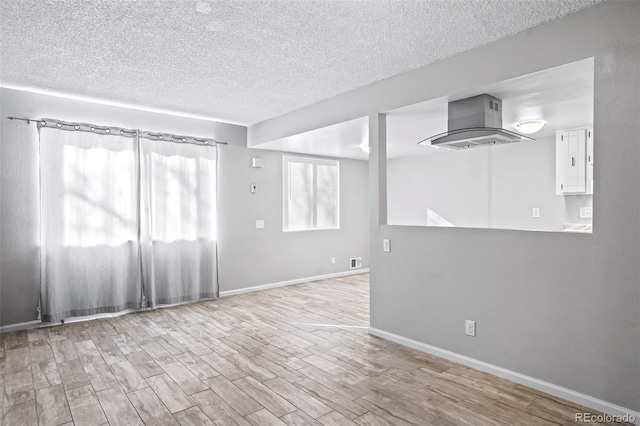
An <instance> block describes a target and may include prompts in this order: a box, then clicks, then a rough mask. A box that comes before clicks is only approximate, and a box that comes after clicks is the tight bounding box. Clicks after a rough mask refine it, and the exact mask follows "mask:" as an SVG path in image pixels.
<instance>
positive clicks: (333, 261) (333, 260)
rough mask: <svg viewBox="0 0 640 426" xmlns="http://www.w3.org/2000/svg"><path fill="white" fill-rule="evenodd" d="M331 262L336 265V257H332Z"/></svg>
mask: <svg viewBox="0 0 640 426" xmlns="http://www.w3.org/2000/svg"><path fill="white" fill-rule="evenodd" d="M331 264H332V265H335V264H336V258H335V257H332V258H331Z"/></svg>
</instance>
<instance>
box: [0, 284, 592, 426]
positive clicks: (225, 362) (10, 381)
mask: <svg viewBox="0 0 640 426" xmlns="http://www.w3.org/2000/svg"><path fill="white" fill-rule="evenodd" d="M368 278H369V277H368V275H357V276H351V277H346V278H340V279H332V280H325V281H319V282H313V283H308V284H301V285H296V286H290V287H284V288H278V289H273V290H266V291H262V292H256V293H248V294H245V295H238V296H230V297H224V298H221V299H218V300H215V301H208V302H201V303H195V304H191V305H183V306H179V307H173V308H167V309H158V310H155V311H149V312H144V313H136V314H128V315H123V316H120V317H117V318H111V319H101V320H94V321H87V322H82V323H73V324H67V325H61V326H56V327H49V328H39V329H32V330H29V331H22V332H15V333H5V334H1V335H0V343H2V344H1V345H0V389H3V395H4V400H3V404H2V405H0V413H1V414H2V415H0V418H2V420H3V423H4V425H6V426H10V425H11V426H12V425H31V424H33V425H35V424H41V425H62V424H65V425H67V424H68V425H72V424H75V425H101V424H107V422H108V423H110V424H111V425H127V426H128V425H136V424H158V425H159V424H163V425H164V424H167V425H177V424H180V425H213V424H216V425H249V424H252V425H283V424H288V425H406V424H419V425H508V426H512V425H557V424H561V425H564V424H571V423H573V420H574V415H575V413H576V412H591V413H593V411H592V410H589V409H586V408H584V407H580V406H576V405H574V404H571V403H569V402H566V401H562V400H559V399H557V398H554V397H551V396H550V395H546V394H543V393H540V392H538V391H535V390H533V389H529V388H526V387H523V386H520V385H516V384H515V383H512V382H509V381H506V380H503V379H500V378H497V377H494V376H491V375H488V374H485V373H482V372H479V371H475V370H472V369H470V368H467V367H464V366H461V365H458V364H455V363H452V362H449V361H446V360H443V359H439V358H436V357H434V356H430V355H426V354H423V353H421V352H417V351H414V350H412V349H408V348H405V347H402V346H400V345H397V344H394V343H390V342H387V341H385V340H382V339H379V338H376V337H372V336H370V335H368V334H367V326H368V323H369V282H368ZM0 423H2V422H0Z"/></svg>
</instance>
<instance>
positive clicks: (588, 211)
mask: <svg viewBox="0 0 640 426" xmlns="http://www.w3.org/2000/svg"><path fill="white" fill-rule="evenodd" d="M591 218H593V207H580V219H591Z"/></svg>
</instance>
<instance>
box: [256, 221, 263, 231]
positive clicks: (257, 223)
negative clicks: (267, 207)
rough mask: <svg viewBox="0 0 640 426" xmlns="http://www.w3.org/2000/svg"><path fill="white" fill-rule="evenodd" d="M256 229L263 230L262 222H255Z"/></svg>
mask: <svg viewBox="0 0 640 426" xmlns="http://www.w3.org/2000/svg"><path fill="white" fill-rule="evenodd" d="M256 229H264V220H256Z"/></svg>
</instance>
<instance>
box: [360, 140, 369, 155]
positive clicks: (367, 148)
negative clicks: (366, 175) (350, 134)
mask: <svg viewBox="0 0 640 426" xmlns="http://www.w3.org/2000/svg"><path fill="white" fill-rule="evenodd" d="M358 147H359V148H360V149H361V150H363V151H364V152H366V153H367V154H368V153H369V144H368V143H361V144H360V145H358Z"/></svg>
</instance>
